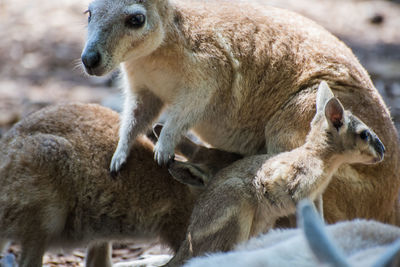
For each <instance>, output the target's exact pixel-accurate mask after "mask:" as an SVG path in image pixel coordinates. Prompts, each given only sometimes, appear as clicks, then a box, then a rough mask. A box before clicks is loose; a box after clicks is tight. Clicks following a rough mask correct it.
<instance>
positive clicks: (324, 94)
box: [316, 81, 334, 113]
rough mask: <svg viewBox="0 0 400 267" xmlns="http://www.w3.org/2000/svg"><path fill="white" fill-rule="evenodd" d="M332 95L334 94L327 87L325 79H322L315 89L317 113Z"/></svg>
mask: <svg viewBox="0 0 400 267" xmlns="http://www.w3.org/2000/svg"><path fill="white" fill-rule="evenodd" d="M333 97H334V95H333V92H332V90H331V88H329V85H328V84H327V83H326V82H325V81H322V82H321V83H320V84H319V86H318V91H317V100H316V105H317V113H319V112H322V111H323V110H324V107H325V104H326V103H327V102H328V101H329V99H331V98H333Z"/></svg>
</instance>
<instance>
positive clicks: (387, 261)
mask: <svg viewBox="0 0 400 267" xmlns="http://www.w3.org/2000/svg"><path fill="white" fill-rule="evenodd" d="M399 264H400V240H397V241H395V242H394V243H392V244H391V245H390V246H389V247H388V248H387V249H386V251H385V253H384V254H383V255H382V256H381V257H380V258H379V259H378V260H377V261H376V262H375V264H374V265H373V266H374V267H388V266H400V265H399Z"/></svg>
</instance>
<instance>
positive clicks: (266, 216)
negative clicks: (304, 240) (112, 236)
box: [168, 82, 385, 266]
mask: <svg viewBox="0 0 400 267" xmlns="http://www.w3.org/2000/svg"><path fill="white" fill-rule="evenodd" d="M316 107H317V110H316V114H315V117H314V118H313V120H312V121H311V127H310V128H311V129H310V132H309V134H308V135H307V137H306V142H305V143H304V144H303V145H302V146H300V147H298V148H296V149H293V150H291V151H288V152H282V153H280V154H277V155H275V156H273V157H271V156H270V155H256V156H249V157H246V158H244V159H242V160H239V161H236V162H234V163H233V164H232V165H230V166H228V167H227V168H224V169H222V170H220V171H219V172H217V174H216V176H215V177H214V178H213V179H211V182H210V184H209V186H208V187H207V190H205V192H203V194H202V196H201V198H199V199H198V200H197V202H196V205H195V207H194V209H193V213H192V216H191V221H190V224H189V227H188V231H187V235H186V239H185V241H184V243H183V244H182V246H181V248H180V249H179V250H178V253H177V254H176V255H175V257H174V258H173V259H172V260H171V261H170V262H169V263H168V266H180V265H181V264H182V263H183V262H184V261H185V260H186V259H188V258H189V257H192V256H199V255H202V254H204V253H206V252H214V251H228V250H231V249H233V248H234V246H235V245H237V244H238V243H240V242H243V241H246V240H248V239H249V238H250V237H252V236H255V235H258V234H260V233H263V232H265V231H267V230H269V229H271V228H272V227H274V225H275V222H276V221H277V219H278V218H279V217H283V216H287V215H290V214H294V213H295V211H296V204H297V203H299V201H300V200H302V199H304V198H308V199H311V200H316V199H317V197H318V196H320V195H321V194H322V193H323V192H324V190H325V188H326V187H327V186H328V184H329V182H330V181H331V179H332V175H333V173H334V172H335V171H336V170H337V169H338V168H339V166H340V165H342V164H354V163H361V164H374V163H378V162H381V161H382V160H383V157H384V152H385V148H384V145H383V144H382V142H381V141H380V140H379V138H378V136H377V135H376V134H375V133H374V132H373V131H372V130H371V129H370V128H369V127H368V126H367V125H365V124H364V123H363V122H362V121H361V120H360V119H359V118H357V117H356V116H354V115H353V114H352V113H351V112H350V111H348V110H344V108H343V106H342V104H341V103H340V101H339V100H338V99H337V98H336V97H334V95H333V93H332V91H331V90H330V88H329V87H328V85H327V84H326V83H325V82H321V84H320V86H319V88H318V93H317V99H316Z"/></svg>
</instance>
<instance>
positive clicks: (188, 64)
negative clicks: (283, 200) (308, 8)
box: [82, 0, 400, 225]
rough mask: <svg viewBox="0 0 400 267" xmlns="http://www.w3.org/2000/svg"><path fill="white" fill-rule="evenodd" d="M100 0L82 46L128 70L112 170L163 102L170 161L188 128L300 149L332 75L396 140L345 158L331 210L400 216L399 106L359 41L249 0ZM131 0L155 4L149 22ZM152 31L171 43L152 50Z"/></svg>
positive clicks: (243, 145)
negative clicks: (382, 155)
mask: <svg viewBox="0 0 400 267" xmlns="http://www.w3.org/2000/svg"><path fill="white" fill-rule="evenodd" d="M89 8H90V10H91V11H92V18H91V22H90V23H89V28H88V29H89V32H88V42H87V44H86V46H85V49H84V51H83V55H82V56H83V57H85V56H87V54H88V53H89V52H93V51H98V52H99V53H100V54H101V56H102V61H101V63H100V66H98V67H97V68H94V69H90V70H88V71H89V72H90V73H91V74H95V75H103V74H104V73H107V72H109V71H111V70H112V69H114V68H115V67H117V66H118V65H119V64H120V63H123V64H122V72H123V75H124V77H125V78H124V80H125V94H126V101H125V105H124V112H123V119H122V124H121V129H120V139H119V145H118V149H117V150H116V152H115V154H114V157H113V161H112V163H111V170H113V171H116V170H119V169H120V167H121V165H122V164H123V162H124V161H125V158H126V156H127V154H128V152H129V147H130V145H131V143H132V140H133V139H135V137H136V136H137V135H138V134H140V133H143V132H144V131H145V130H146V129H147V128H148V127H149V126H150V125H151V122H152V121H154V120H155V119H156V118H157V116H158V114H159V113H160V112H161V110H162V109H163V108H166V111H167V112H168V114H169V118H168V120H167V121H166V125H165V128H164V130H163V131H162V133H161V136H160V140H159V142H158V144H157V146H156V149H155V152H156V154H155V156H156V158H157V160H158V161H159V162H161V163H162V162H166V161H167V160H168V158H170V157H172V154H173V148H174V147H175V146H176V144H177V142H178V140H179V139H180V136H181V135H182V134H184V133H185V131H186V130H187V129H189V128H193V129H194V130H195V132H196V133H197V134H198V135H199V136H200V137H201V138H202V139H203V140H204V141H206V142H207V143H209V144H211V145H212V146H214V147H216V148H219V149H224V150H227V151H233V152H237V153H241V154H243V155H252V154H257V153H265V152H267V153H270V154H273V153H278V152H282V151H288V150H291V149H294V148H296V147H298V146H300V145H302V144H304V142H305V138H306V134H307V132H308V131H309V121H310V120H311V118H312V117H313V113H314V108H315V107H314V98H315V92H316V88H317V85H318V84H319V82H320V81H321V80H326V81H327V82H328V84H329V86H330V87H331V88H332V90H333V91H334V93H335V95H337V97H338V98H339V99H340V100H341V101H342V103H343V104H344V105H345V106H346V107H348V108H349V109H351V110H352V112H353V113H354V114H355V115H357V116H358V117H359V118H360V119H362V120H363V121H364V122H365V123H366V124H368V125H369V126H370V127H371V128H372V129H373V130H374V131H376V133H377V134H378V135H379V136H380V137H381V139H382V142H383V143H384V144H385V146H386V147H387V152H386V155H387V156H386V160H385V161H384V162H383V163H382V164H379V165H376V166H362V165H352V166H350V165H343V166H342V167H341V168H339V170H338V171H337V172H336V173H335V175H334V177H335V178H334V179H333V182H332V183H331V185H330V186H329V188H328V190H327V191H326V193H325V194H324V203H325V205H324V206H325V207H324V210H325V217H326V219H327V221H328V222H331V223H332V222H335V221H339V220H344V219H352V218H356V217H361V218H373V219H376V220H379V221H383V222H389V223H397V224H399V225H400V216H399V212H398V208H397V197H398V191H399V186H400V179H399V173H400V170H399V168H400V166H399V144H398V140H397V132H396V130H395V127H394V125H393V123H392V121H391V118H390V113H389V111H388V109H387V107H386V106H385V104H384V102H383V100H382V98H381V96H380V95H379V94H378V92H377V90H376V89H375V87H374V86H373V84H372V82H371V80H370V78H369V76H368V74H367V72H366V71H365V70H364V68H363V67H362V66H361V65H360V64H359V62H358V60H357V59H356V58H355V56H354V55H353V53H352V52H351V50H350V49H349V48H348V47H347V46H346V45H344V44H343V43H342V42H340V41H339V40H338V39H337V38H335V37H334V36H332V35H331V34H330V33H328V32H327V31H326V30H325V29H323V28H322V27H320V26H318V25H316V24H315V23H314V22H312V21H310V20H308V19H306V18H304V17H302V16H300V15H297V14H295V13H292V12H289V11H286V10H282V9H277V8H272V7H267V6H260V5H256V4H254V3H250V1H247V2H238V1H196V0H182V1H178V0H176V1H175V0H174V1H172V0H170V1H168V0H146V1H135V0H121V1H112V0H95V1H94V2H93V3H92V4H91V5H90V7H89ZM128 8H141V9H144V10H146V12H147V13H146V14H147V18H146V19H147V20H146V21H147V22H146V24H145V26H144V27H143V28H141V29H139V30H132V29H127V28H126V27H125V24H124V23H125V19H126V15H125V14H129V11H126V10H127V9H128ZM123 14H124V15H123ZM160 39H162V42H161V43H160V42H159V40H160ZM153 43H156V44H159V43H160V44H159V45H158V46H157V47H156V48H155V47H154V46H153V45H151V46H150V45H148V46H145V47H147V50H146V51H143V47H144V45H145V44H153ZM136 47H138V48H137V49H136ZM151 49H153V50H151ZM124 55H125V56H124ZM396 218H398V219H399V220H398V221H396Z"/></svg>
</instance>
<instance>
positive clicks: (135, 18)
mask: <svg viewBox="0 0 400 267" xmlns="http://www.w3.org/2000/svg"><path fill="white" fill-rule="evenodd" d="M145 21H146V16H145V15H144V14H143V13H136V14H133V15H130V16H129V17H128V18H127V19H126V21H125V25H126V26H127V27H129V28H134V29H138V28H140V27H142V26H143V24H144V22H145Z"/></svg>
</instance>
